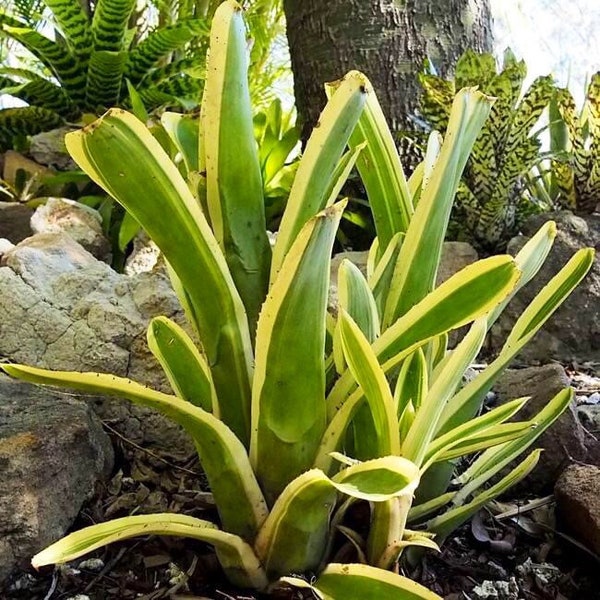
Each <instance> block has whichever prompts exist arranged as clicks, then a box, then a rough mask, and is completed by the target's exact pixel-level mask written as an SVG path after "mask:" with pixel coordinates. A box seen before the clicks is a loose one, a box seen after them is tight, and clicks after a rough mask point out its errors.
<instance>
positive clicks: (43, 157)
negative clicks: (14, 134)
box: [29, 126, 77, 171]
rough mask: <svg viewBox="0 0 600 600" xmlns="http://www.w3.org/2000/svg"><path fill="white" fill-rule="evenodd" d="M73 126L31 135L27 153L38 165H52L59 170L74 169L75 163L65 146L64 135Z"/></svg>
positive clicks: (72, 129)
mask: <svg viewBox="0 0 600 600" xmlns="http://www.w3.org/2000/svg"><path fill="white" fill-rule="evenodd" d="M74 130H75V128H73V127H69V126H67V127H59V128H58V129H52V130H51V131H43V132H42V133H38V134H37V135H33V136H31V141H30V146H29V154H30V155H31V156H32V158H33V159H34V160H35V161H36V162H37V163H39V164H40V165H46V166H47V167H54V168H56V169H58V170H60V171H76V170H77V165H76V164H75V161H74V160H73V159H72V158H71V155H70V154H69V153H68V152H67V148H66V147H65V135H66V134H67V133H69V132H71V131H74Z"/></svg>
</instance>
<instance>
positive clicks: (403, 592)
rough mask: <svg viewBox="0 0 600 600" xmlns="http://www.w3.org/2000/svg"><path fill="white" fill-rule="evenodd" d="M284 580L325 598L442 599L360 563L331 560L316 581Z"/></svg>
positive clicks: (338, 599)
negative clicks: (332, 561) (339, 562)
mask: <svg viewBox="0 0 600 600" xmlns="http://www.w3.org/2000/svg"><path fill="white" fill-rule="evenodd" d="M282 581H284V582H286V583H289V584H291V585H294V586H297V587H300V588H305V589H310V590H312V591H313V592H314V593H315V594H316V595H317V597H318V598H321V599H322V600H365V599H366V598H369V599H371V600H388V599H391V598H397V599H398V600H442V599H441V596H438V595H437V594H434V593H433V592H431V591H429V590H428V589H427V588H425V587H423V586H422V585H419V584H418V583H416V582H414V581H412V580H411V579H408V578H407V577H402V576H401V575H396V574H395V573H390V572H389V571H384V570H383V569H377V568H376V567H370V566H368V565H360V564H336V563H331V564H329V565H327V568H326V569H325V570H324V571H323V572H322V573H321V574H320V575H319V577H318V578H317V580H316V581H315V582H314V583H308V582H307V581H304V580H303V579H299V578H297V577H284V578H283V579H282Z"/></svg>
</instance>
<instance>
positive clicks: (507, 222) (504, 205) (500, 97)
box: [421, 50, 554, 250]
mask: <svg viewBox="0 0 600 600" xmlns="http://www.w3.org/2000/svg"><path fill="white" fill-rule="evenodd" d="M525 75H526V67H525V64H524V63H523V62H522V61H517V60H516V59H515V57H514V56H513V55H512V53H510V52H507V53H506V54H505V57H504V66H503V69H502V70H501V71H500V72H498V71H497V70H496V62H495V58H494V57H493V56H492V55H490V54H481V55H479V54H476V53H475V52H473V51H471V50H468V51H467V52H465V53H464V54H463V56H462V57H461V58H460V59H459V61H458V63H457V66H456V77H455V81H454V82H453V81H446V80H443V79H441V78H439V77H435V76H432V75H422V76H421V83H422V86H423V88H424V100H423V102H422V114H423V116H424V118H425V119H426V120H427V121H429V122H430V123H431V125H432V126H433V127H436V128H439V129H440V130H441V131H442V132H445V131H446V128H447V119H448V114H449V106H450V102H451V100H452V97H453V95H454V86H456V89H459V88H461V87H464V86H466V85H472V86H474V85H477V86H478V87H479V89H480V90H481V91H482V92H484V93H486V94H489V95H490V96H493V97H495V98H496V102H495V103H494V106H493V107H492V109H491V113H490V117H489V119H488V120H487V121H486V123H485V125H484V126H483V127H482V129H481V133H480V135H479V136H478V138H477V140H476V141H475V143H474V145H473V150H472V153H471V156H470V157H469V160H468V163H467V166H466V169H465V173H464V176H463V188H462V189H461V190H460V194H459V202H458V205H457V210H456V211H455V214H454V216H453V223H452V227H451V230H452V231H453V232H454V233H453V234H454V235H463V236H464V235H467V236H469V239H474V240H475V241H476V242H477V243H478V244H480V245H481V246H482V247H484V248H485V249H486V250H490V249H491V250H494V249H495V248H496V247H498V246H501V245H502V243H503V242H505V241H506V239H507V238H508V237H510V236H511V235H512V234H513V233H514V231H515V228H517V227H518V225H519V224H520V222H521V221H522V219H523V218H524V216H527V215H526V213H530V212H532V211H533V212H535V211H536V206H537V204H535V203H533V202H532V201H531V200H528V199H527V198H526V197H523V196H522V194H521V193H520V192H519V183H520V181H521V180H522V178H523V177H524V176H525V174H526V173H527V172H528V171H529V170H530V169H531V168H532V167H533V166H534V165H535V164H536V163H538V162H539V161H540V160H541V158H540V145H541V143H540V141H539V139H538V138H537V137H535V136H534V137H532V128H533V126H534V125H535V123H536V122H537V121H538V119H539V117H540V115H541V113H542V111H543V110H544V109H545V108H546V106H548V104H549V102H550V99H551V98H552V95H553V93H554V85H553V82H552V79H551V78H550V77H539V78H538V79H536V80H535V82H534V83H533V84H532V85H531V86H530V87H529V88H528V90H527V91H526V92H525V94H523V97H522V98H521V90H522V86H523V82H524V78H525ZM461 232H462V233H461Z"/></svg>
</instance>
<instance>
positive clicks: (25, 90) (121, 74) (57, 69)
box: [0, 0, 208, 147]
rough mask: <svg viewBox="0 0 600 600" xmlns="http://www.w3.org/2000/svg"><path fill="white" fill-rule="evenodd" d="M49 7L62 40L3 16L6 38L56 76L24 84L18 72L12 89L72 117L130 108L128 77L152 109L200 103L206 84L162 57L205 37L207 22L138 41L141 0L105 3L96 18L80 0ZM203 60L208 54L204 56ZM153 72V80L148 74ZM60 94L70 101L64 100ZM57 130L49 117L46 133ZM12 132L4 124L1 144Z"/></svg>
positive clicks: (41, 125)
mask: <svg viewBox="0 0 600 600" xmlns="http://www.w3.org/2000/svg"><path fill="white" fill-rule="evenodd" d="M44 4H45V5H46V6H47V7H48V8H49V9H50V11H51V12H52V14H53V17H54V20H55V22H56V26H57V28H58V29H59V30H60V40H57V41H55V40H53V39H50V38H49V37H46V36H45V35H43V34H42V33H39V32H38V31H36V30H34V29H32V28H30V27H28V26H27V24H26V23H25V22H23V21H22V20H19V19H18V18H12V17H11V15H10V14H8V15H7V14H2V15H0V30H1V33H2V35H3V36H5V37H8V38H10V39H12V40H14V41H16V42H18V43H19V44H21V45H22V46H23V47H25V48H26V49H27V50H29V51H30V52H31V53H33V55H34V56H35V57H36V58H37V60H39V61H40V62H41V64H42V65H43V66H44V67H46V68H47V69H48V70H49V71H50V72H51V74H52V76H53V78H54V80H51V79H49V78H48V79H47V78H45V76H38V77H39V79H40V80H41V81H35V82H34V81H32V82H30V84H28V85H24V86H23V85H19V78H18V77H17V78H13V77H12V76H10V75H9V76H8V79H9V80H11V81H12V82H13V85H12V86H9V85H8V84H7V83H4V87H11V89H10V90H9V91H10V93H11V94H12V95H13V96H15V97H18V98H20V99H22V100H25V101H26V102H28V103H29V104H30V105H31V106H32V107H36V108H44V109H46V110H49V111H54V112H56V113H57V114H58V115H61V116H64V117H66V118H68V119H70V120H75V119H78V118H79V117H80V116H81V115H82V113H85V112H94V113H97V114H98V113H101V112H102V111H104V110H106V109H107V108H109V107H111V106H118V105H125V106H126V105H128V100H129V96H128V93H127V87H126V81H125V78H129V80H130V81H131V82H132V83H133V84H134V85H136V86H137V88H138V91H139V92H140V94H142V95H143V97H144V100H145V102H146V103H147V104H148V106H147V108H149V109H151V110H152V109H154V108H156V107H157V106H159V105H160V104H178V103H180V102H183V103H186V102H188V103H189V102H190V101H191V100H193V101H194V102H197V98H198V93H199V89H200V88H201V86H200V85H199V84H198V83H196V80H195V79H194V77H192V76H190V75H188V74H187V70H186V69H183V68H181V65H178V68H177V69H169V68H168V67H169V66H168V65H164V64H161V62H164V60H165V59H168V57H169V56H170V55H171V53H173V52H174V51H176V50H180V49H182V48H184V47H185V46H186V45H187V44H188V43H189V42H191V41H195V40H198V39H202V38H205V37H206V36H207V34H208V25H207V22H206V20H204V19H184V20H182V21H181V22H179V23H177V24H176V25H173V26H168V27H158V28H156V29H155V30H154V31H152V32H151V33H150V34H149V35H148V36H147V37H146V38H145V39H144V41H142V42H141V43H139V44H138V45H135V44H134V42H133V41H132V40H133V39H134V38H135V36H134V35H133V33H134V31H133V30H130V29H129V20H130V16H131V14H132V11H133V9H134V7H135V2H134V1H133V0H100V1H99V2H97V3H95V5H94V10H93V13H92V14H91V15H88V14H87V13H86V12H85V11H84V10H83V8H82V5H81V3H80V2H78V1H77V0H44ZM187 60H189V58H188V59H187ZM195 62H196V63H198V62H203V59H202V60H200V58H199V57H198V56H196V57H195ZM188 66H189V65H188ZM39 70H40V71H41V69H39ZM149 74H152V75H153V77H152V78H148V77H147V76H148V75H149ZM169 81H177V82H178V83H177V85H173V86H172V87H170V88H169V87H168V86H166V85H165V83H167V82H169ZM184 82H185V83H184ZM55 88H57V89H58V92H57V91H56V89H55ZM149 90H154V93H153V94H150V93H149ZM144 92H145V94H144ZM158 92H161V93H158ZM59 93H60V94H61V95H62V104H61V103H59V102H58V100H59V95H58V94H59ZM19 112H21V113H22V115H21V116H22V120H23V121H25V120H30V119H32V115H31V111H29V112H28V111H24V110H21V109H19ZM49 128H51V126H50V125H49V122H45V121H43V120H42V121H39V122H38V124H37V129H38V130H40V131H41V130H47V129H49ZM31 130H32V126H31V125H30V126H29V128H28V127H26V126H24V127H23V129H22V131H20V133H22V134H24V135H25V134H28V133H31ZM10 137H12V136H9V135H8V132H7V131H6V132H5V130H4V129H3V127H2V124H1V123H0V141H3V140H7V141H6V142H3V143H4V146H5V147H6V146H10V141H11V140H10Z"/></svg>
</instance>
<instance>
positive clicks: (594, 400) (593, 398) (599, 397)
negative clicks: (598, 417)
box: [587, 392, 600, 404]
mask: <svg viewBox="0 0 600 600" xmlns="http://www.w3.org/2000/svg"><path fill="white" fill-rule="evenodd" d="M587 403H588V404H600V392H594V393H593V394H591V395H589V396H588V399H587Z"/></svg>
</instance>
